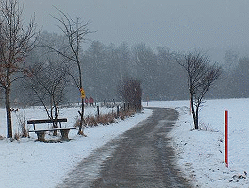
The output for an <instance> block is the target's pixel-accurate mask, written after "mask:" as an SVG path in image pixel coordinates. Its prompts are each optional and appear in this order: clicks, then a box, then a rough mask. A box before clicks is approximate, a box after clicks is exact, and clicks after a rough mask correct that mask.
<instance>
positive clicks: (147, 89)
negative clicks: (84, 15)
mask: <svg viewBox="0 0 249 188" xmlns="http://www.w3.org/2000/svg"><path fill="white" fill-rule="evenodd" d="M22 11H23V10H22V8H20V6H19V4H18V1H17V0H2V1H1V15H0V19H1V20H0V21H1V25H0V29H1V33H0V50H1V51H0V57H1V58H0V60H1V64H0V84H1V88H2V91H3V93H4V96H5V98H4V101H5V106H6V111H7V123H8V137H12V130H11V129H12V128H11V112H10V107H11V99H12V100H14V99H15V101H26V102H24V103H25V104H30V105H38V104H39V105H41V104H42V105H43V106H44V107H45V109H46V112H47V114H48V117H49V118H57V117H58V106H59V105H60V104H63V103H67V102H81V110H80V111H79V115H80V117H81V118H80V119H81V121H80V130H79V134H83V132H82V131H81V127H82V125H83V123H84V118H83V116H84V101H83V97H82V98H80V90H81V91H83V86H84V89H85V91H86V93H87V94H90V95H91V96H93V97H94V98H95V100H97V101H103V100H106V99H107V100H108V99H109V100H113V99H116V100H120V99H121V98H123V99H124V100H126V101H129V100H130V99H126V98H125V96H122V95H121V94H120V93H118V86H119V85H120V83H123V84H124V83H126V85H124V86H127V87H123V89H124V90H125V92H123V93H126V94H127V95H129V96H131V98H132V97H133V96H135V95H138V96H139V97H138V98H136V97H135V98H134V100H133V99H132V100H133V101H135V100H137V99H138V101H136V102H135V104H138V105H139V103H140V104H141V95H142V96H143V98H144V99H147V98H149V99H150V100H153V99H154V100H176V99H178V100H179V99H188V98H189V96H190V99H191V106H192V114H193V118H194V122H195V127H196V128H198V110H199V107H200V104H201V102H202V100H203V97H204V95H206V93H207V91H209V88H210V86H211V84H213V83H214V81H215V80H216V79H217V78H218V77H219V76H220V73H221V68H220V67H218V66H217V65H211V62H210V60H209V59H208V58H207V57H206V56H204V55H202V54H201V53H189V54H184V53H179V52H174V51H170V49H168V48H163V47H159V48H157V49H156V50H153V49H152V48H150V47H148V46H146V45H145V44H137V45H135V46H133V47H131V48H130V47H128V45H127V44H126V43H122V44H121V45H120V46H117V47H116V46H115V45H113V44H110V45H108V46H106V45H104V44H102V43H101V42H99V41H93V42H91V44H90V46H89V47H88V49H86V50H85V51H84V53H83V49H82V46H81V45H82V43H83V42H84V41H85V40H86V36H87V35H88V34H89V33H91V32H90V31H89V30H88V23H83V22H80V19H79V18H76V19H75V20H74V19H72V18H71V17H70V16H69V15H66V14H64V13H63V12H61V11H60V10H57V11H58V17H55V19H56V20H57V21H58V22H59V25H60V29H61V31H62V34H61V35H58V34H55V33H48V32H42V33H40V34H39V35H38V34H37V33H36V25H35V22H34V18H31V19H30V23H29V24H28V27H24V25H23V23H22V19H21V17H22ZM227 57H229V54H228V55H227ZM231 57H232V56H231ZM227 59H228V60H229V61H230V60H231V58H227ZM248 62H249V59H248V58H243V59H239V61H238V66H234V67H235V68H234V69H233V70H232V71H231V69H230V72H229V74H224V75H226V77H223V78H222V79H221V81H220V82H217V83H216V85H214V88H215V89H214V90H210V94H209V97H216V96H218V97H227V96H233V95H232V94H231V93H233V92H234V88H238V89H242V88H245V87H244V86H245V84H248V81H247V80H249V79H248V75H249V74H248V72H246V71H247V70H249V69H248V65H249V63H248ZM127 78H136V79H127ZM131 80H133V81H135V82H130V81H131ZM138 80H139V81H138ZM140 81H141V82H140ZM236 82H238V84H234V83H236ZM140 84H141V85H142V89H143V92H142V90H141V89H140ZM129 85H132V87H130V88H133V89H134V88H135V91H136V92H134V93H130V91H129ZM11 88H14V89H15V92H13V93H11V92H10V91H11ZM224 88H226V90H227V91H228V92H227V93H226V92H225V93H224V92H223V93H221V92H220V91H222V90H223V89H224ZM227 88H228V89H227ZM240 91H241V90H240ZM17 93H18V95H17ZM241 94H242V96H243V97H247V96H249V93H248V92H242V93H241V92H237V93H235V95H236V96H241ZM79 99H80V101H79ZM48 106H49V107H48ZM139 108H140V107H139Z"/></svg>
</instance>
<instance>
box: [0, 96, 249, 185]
mask: <svg viewBox="0 0 249 188" xmlns="http://www.w3.org/2000/svg"><path fill="white" fill-rule="evenodd" d="M144 106H145V107H146V106H147V104H146V103H144ZM148 106H149V107H153V106H154V107H167V108H169V107H171V108H175V109H176V110H178V112H179V114H180V116H179V120H178V121H177V123H176V125H175V127H174V128H173V129H172V131H171V132H170V136H171V137H172V140H173V141H172V146H173V147H174V148H175V150H176V155H177V160H176V163H177V165H178V166H179V167H180V168H181V170H182V172H183V173H184V174H185V175H186V177H187V178H189V179H191V180H192V181H193V182H194V184H195V185H196V186H197V187H249V181H248V178H249V177H247V175H246V173H248V172H249V163H248V160H249V141H248V139H247V137H248V136H249V127H248V124H249V107H248V106H249V99H226V100H208V101H206V103H204V106H203V107H202V109H201V112H200V127H201V128H202V130H193V123H192V117H191V115H190V113H189V101H168V102H149V105H148ZM77 110H78V109H77V108H64V109H62V110H61V111H60V113H61V116H60V117H66V118H68V123H67V126H73V124H74V122H75V116H77ZM110 110H111V109H109V110H108V109H101V112H102V113H106V112H108V111H110ZM224 110H228V113H229V159H228V160H229V166H228V168H227V167H225V164H224ZM0 113H1V116H0V120H1V122H0V135H3V136H5V135H6V123H5V121H6V120H5V111H4V110H3V109H0ZM86 113H88V114H93V115H94V114H96V109H95V108H88V109H87V111H86ZM151 114H152V111H151V110H148V109H146V110H144V113H142V114H137V115H136V116H135V117H131V118H129V119H126V120H125V121H119V122H118V123H115V124H112V125H108V126H98V127H94V128H86V129H85V133H86V134H87V135H88V137H81V136H77V135H76V133H77V131H76V130H71V131H70V135H69V137H70V138H71V139H72V140H71V141H70V142H64V143H41V142H34V140H35V139H36V135H35V134H30V136H31V138H25V139H21V141H13V142H10V141H8V140H7V139H4V140H2V141H1V140H0V148H1V150H0V175H1V178H0V187H54V186H55V185H56V184H57V183H59V182H60V181H61V180H62V179H63V177H64V176H65V175H66V174H67V173H68V172H69V171H70V170H72V168H73V167H75V166H76V165H77V163H78V162H80V161H81V160H82V159H83V158H85V157H87V156H89V155H90V153H91V152H92V151H93V150H95V149H97V148H98V147H101V146H103V145H104V144H105V143H107V142H108V141H110V140H111V139H114V138H115V137H117V136H118V135H120V134H121V133H123V132H124V131H126V130H128V129H130V128H132V127H133V126H135V125H136V124H137V123H138V122H140V121H142V120H144V119H146V118H147V117H148V116H150V115H151ZM12 115H13V122H14V125H18V123H17V122H18V118H17V117H19V119H22V118H23V117H25V118H26V120H28V119H38V118H46V114H45V113H44V111H42V109H39V108H32V109H25V110H19V111H18V112H16V113H15V112H13V113H12ZM15 127H16V128H15V129H14V133H15V132H16V131H18V128H17V126H15Z"/></svg>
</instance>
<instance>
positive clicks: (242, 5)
mask: <svg viewBox="0 0 249 188" xmlns="http://www.w3.org/2000/svg"><path fill="white" fill-rule="evenodd" d="M20 3H21V4H23V3H24V15H25V19H27V20H28V19H29V18H30V16H31V15H32V14H33V13H35V16H36V22H37V24H38V28H40V29H41V30H46V31H49V32H56V33H61V32H60V30H59V29H58V27H57V26H56V24H57V22H56V20H54V19H53V18H52V16H51V15H53V16H56V15H58V14H57V12H56V9H55V8H54V7H53V6H55V7H57V8H58V9H60V10H62V11H63V12H65V13H67V14H69V15H70V16H71V17H72V18H76V17H80V18H81V19H82V21H83V22H87V21H90V22H91V23H90V25H89V29H90V30H92V31H97V32H95V33H93V34H90V35H88V38H89V39H90V40H92V41H94V40H98V41H100V42H102V43H104V44H110V43H114V44H115V45H120V44H121V43H122V42H127V43H128V45H134V44H137V43H145V44H147V45H148V46H150V47H152V48H155V47H157V46H164V47H169V48H170V49H172V50H176V51H188V50H191V49H193V48H195V49H196V48H201V49H205V50H208V49H213V48H218V49H224V48H247V46H249V39H247V38H248V37H247V35H248V33H249V25H248V24H246V21H247V20H249V11H248V9H249V1H246V0H239V1H236V2H234V1H230V0H219V1H214V0H211V1H210V0H209V1H197V0H189V1H184V0H176V1H174V2H172V1H169V0H156V1H153V2H152V1H149V0H136V1H134V0H127V1H117V0H108V1H101V0H93V1H82V0H74V1H70V2H69V1H67V0H40V1H39V3H37V2H34V1H31V0H25V1H24V0H21V1H20Z"/></svg>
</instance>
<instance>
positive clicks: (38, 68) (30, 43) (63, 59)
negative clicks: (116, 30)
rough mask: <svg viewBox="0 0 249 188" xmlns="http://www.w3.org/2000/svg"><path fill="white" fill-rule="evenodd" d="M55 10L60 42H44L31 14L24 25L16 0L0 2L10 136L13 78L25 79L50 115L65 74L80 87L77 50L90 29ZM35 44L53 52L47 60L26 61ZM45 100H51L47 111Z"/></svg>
mask: <svg viewBox="0 0 249 188" xmlns="http://www.w3.org/2000/svg"><path fill="white" fill-rule="evenodd" d="M57 11H58V17H54V18H55V19H56V20H58V22H59V23H60V26H59V27H60V29H61V31H62V32H63V37H62V38H63V41H62V44H63V45H61V43H57V41H56V43H54V44H51V43H50V44H48V43H46V44H43V43H42V40H40V39H39V38H38V36H39V35H38V33H36V25H35V22H34V18H33V17H32V18H31V20H30V22H29V24H28V26H27V27H25V26H24V25H23V22H22V21H23V18H22V13H23V8H22V7H21V6H20V5H19V3H18V1H17V0H2V1H1V2H0V50H1V51H0V84H1V88H2V89H3V91H4V94H5V97H4V100H5V107H6V112H7V128H8V134H7V137H8V138H12V123H11V104H10V101H11V100H10V95H11V89H12V86H13V84H14V82H15V81H19V83H17V84H20V80H21V79H22V80H21V81H22V82H23V81H25V82H24V86H25V88H27V91H28V92H30V91H32V93H33V94H35V95H34V96H36V97H37V98H38V99H39V102H40V103H42V104H43V105H44V107H45V109H46V112H47V114H48V117H49V118H51V119H52V118H57V117H58V105H59V102H61V99H62V97H63V94H62V93H63V91H64V89H65V87H66V83H67V80H66V79H67V77H68V75H69V76H70V78H71V79H72V80H73V82H74V85H75V86H76V87H77V88H78V89H79V90H83V84H82V71H81V66H82V64H81V63H80V53H81V45H82V42H83V41H84V40H85V36H86V35H87V34H88V33H90V31H89V30H88V28H87V26H88V23H86V24H83V23H82V22H80V21H79V19H78V18H77V19H76V20H73V19H71V18H70V16H68V15H66V14H64V13H63V12H61V11H60V10H57ZM36 44H37V45H36ZM36 46H40V47H41V48H43V49H45V52H46V53H47V54H49V53H50V52H51V53H52V54H50V55H49V58H46V62H41V61H38V62H31V61H28V62H27V60H28V59H27V55H30V53H31V51H32V50H33V49H34V48H35V47H36ZM58 47H59V48H58ZM44 55H45V54H44ZM74 67H76V70H77V72H71V69H73V70H75V68H74ZM81 98H82V99H81V111H79V114H80V117H81V118H80V126H79V134H83V132H82V125H83V121H84V119H83V115H84V100H83V97H81ZM47 103H49V104H50V112H49V110H48V108H47V106H46V105H47Z"/></svg>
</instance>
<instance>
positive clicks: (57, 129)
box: [29, 127, 76, 132]
mask: <svg viewBox="0 0 249 188" xmlns="http://www.w3.org/2000/svg"><path fill="white" fill-rule="evenodd" d="M69 129H76V127H68V128H67V127H66V128H53V129H38V130H30V131H29V132H41V131H59V130H69Z"/></svg>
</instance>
